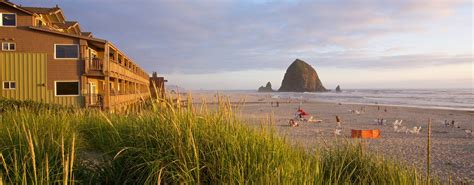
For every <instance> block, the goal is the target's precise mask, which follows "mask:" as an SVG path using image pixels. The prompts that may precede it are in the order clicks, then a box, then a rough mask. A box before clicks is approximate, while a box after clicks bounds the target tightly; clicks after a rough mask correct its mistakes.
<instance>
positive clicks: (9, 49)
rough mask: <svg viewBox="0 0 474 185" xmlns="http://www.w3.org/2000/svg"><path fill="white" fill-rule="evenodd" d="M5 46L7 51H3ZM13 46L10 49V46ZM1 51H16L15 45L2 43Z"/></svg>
mask: <svg viewBox="0 0 474 185" xmlns="http://www.w3.org/2000/svg"><path fill="white" fill-rule="evenodd" d="M5 44H8V46H7V49H5V46H4V45H5ZM12 45H13V46H14V47H13V49H11V46H12ZM2 51H16V43H14V42H2Z"/></svg>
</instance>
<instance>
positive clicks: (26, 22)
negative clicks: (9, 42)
mask: <svg viewBox="0 0 474 185" xmlns="http://www.w3.org/2000/svg"><path fill="white" fill-rule="evenodd" d="M0 12H1V13H16V25H17V27H18V26H33V16H32V15H28V14H26V13H25V12H22V11H20V10H17V9H15V8H12V7H10V6H8V5H5V4H0ZM2 28H3V27H2ZM8 28H9V29H15V27H8Z"/></svg>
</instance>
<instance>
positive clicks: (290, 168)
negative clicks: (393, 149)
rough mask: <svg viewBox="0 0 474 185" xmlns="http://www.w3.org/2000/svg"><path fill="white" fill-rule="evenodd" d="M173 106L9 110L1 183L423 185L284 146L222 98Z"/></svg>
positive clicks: (388, 166)
mask: <svg viewBox="0 0 474 185" xmlns="http://www.w3.org/2000/svg"><path fill="white" fill-rule="evenodd" d="M189 100H190V99H189ZM1 101H4V100H0V102H1ZM170 102H171V101H162V102H152V103H149V104H150V105H151V108H150V110H144V111H141V112H137V113H131V114H113V113H104V112H100V111H92V110H89V111H88V110H71V109H61V108H57V107H48V106H37V105H36V104H34V105H35V106H32V107H28V106H25V105H23V104H22V105H23V106H10V107H11V108H9V109H4V110H3V111H2V112H1V113H0V119H1V120H0V181H3V183H4V184H52V183H62V184H74V183H76V184H90V183H93V184H160V183H164V184H181V183H185V184H426V178H425V177H423V175H422V174H423V173H419V172H417V171H416V170H415V169H414V168H410V167H406V166H403V165H401V164H399V163H397V162H394V161H390V160H385V159H383V158H381V157H378V156H374V155H371V154H366V153H364V152H363V150H362V148H361V147H360V145H359V144H358V143H357V142H344V141H343V142H341V144H337V145H335V147H320V148H319V149H318V150H315V151H307V150H305V149H304V148H303V147H299V146H294V145H290V144H289V142H287V141H285V139H284V138H281V137H280V136H278V135H277V134H276V133H275V131H274V129H273V127H272V124H271V121H268V120H267V121H262V126H261V127H259V128H253V127H252V128H250V127H249V126H247V125H246V124H244V123H243V122H242V121H241V120H240V119H238V117H236V116H235V115H234V112H235V110H233V109H234V108H235V107H234V106H232V105H231V104H230V103H228V101H226V100H225V99H221V100H220V101H219V102H220V103H219V104H218V105H217V106H218V108H217V109H209V108H207V106H206V105H204V104H203V105H201V106H200V107H198V108H195V107H193V106H192V104H188V105H187V106H186V107H181V106H175V105H174V104H172V103H170ZM0 104H1V103H0ZM9 104H14V103H12V102H9ZM31 109H33V110H34V111H32V110H31ZM431 183H432V184H436V183H438V182H437V181H434V180H432V181H431Z"/></svg>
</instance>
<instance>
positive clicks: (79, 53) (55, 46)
mask: <svg viewBox="0 0 474 185" xmlns="http://www.w3.org/2000/svg"><path fill="white" fill-rule="evenodd" d="M57 46H76V47H77V57H76V58H58V57H57V56H56V55H57V52H56V50H57ZM80 57H81V51H80V47H79V44H54V59H55V60H79V58H80Z"/></svg>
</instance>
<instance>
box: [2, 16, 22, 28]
mask: <svg viewBox="0 0 474 185" xmlns="http://www.w3.org/2000/svg"><path fill="white" fill-rule="evenodd" d="M4 14H13V15H15V25H13V26H12V25H3V15H4ZM17 25H18V16H17V14H16V13H0V27H16V26H17Z"/></svg>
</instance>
